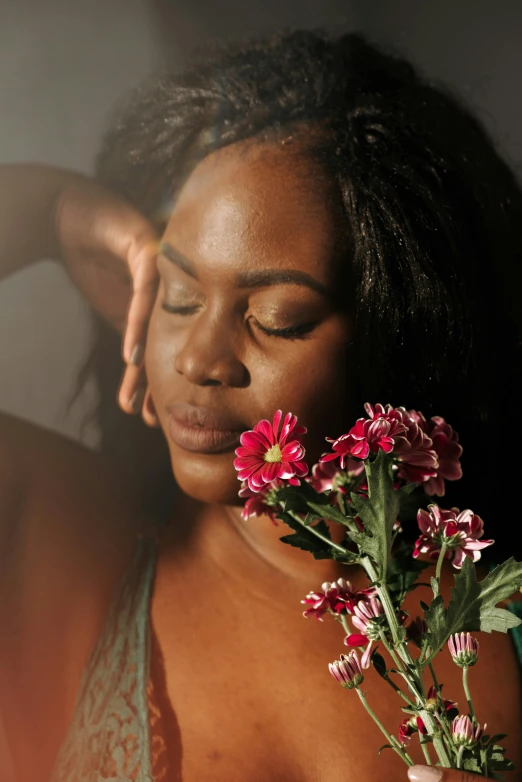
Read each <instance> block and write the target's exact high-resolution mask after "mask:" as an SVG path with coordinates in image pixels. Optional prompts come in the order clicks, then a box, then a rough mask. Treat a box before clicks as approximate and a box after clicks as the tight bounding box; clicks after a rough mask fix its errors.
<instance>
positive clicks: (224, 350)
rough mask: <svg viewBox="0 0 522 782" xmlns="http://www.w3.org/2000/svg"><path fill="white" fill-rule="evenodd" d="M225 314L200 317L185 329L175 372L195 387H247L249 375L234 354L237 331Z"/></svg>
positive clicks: (175, 362)
mask: <svg viewBox="0 0 522 782" xmlns="http://www.w3.org/2000/svg"><path fill="white" fill-rule="evenodd" d="M231 320H232V319H231V318H229V317H227V315H226V314H224V313H215V314H214V315H212V313H210V312H208V311H207V312H206V313H203V314H202V315H200V316H199V318H198V319H197V320H196V322H195V323H193V324H192V326H191V327H190V328H189V329H187V332H186V339H185V342H184V344H183V346H182V347H181V349H180V350H179V351H178V353H177V354H176V357H175V359H174V368H175V370H176V372H178V374H180V375H183V376H184V377H185V378H186V379H187V380H188V381H189V382H190V383H194V384H195V385H198V386H233V387H236V388H242V387H244V386H246V385H248V382H249V374H248V370H247V368H246V366H245V365H244V364H243V362H242V361H241V359H240V357H239V355H238V352H237V341H238V334H237V328H235V327H234V324H233V323H232V322H231Z"/></svg>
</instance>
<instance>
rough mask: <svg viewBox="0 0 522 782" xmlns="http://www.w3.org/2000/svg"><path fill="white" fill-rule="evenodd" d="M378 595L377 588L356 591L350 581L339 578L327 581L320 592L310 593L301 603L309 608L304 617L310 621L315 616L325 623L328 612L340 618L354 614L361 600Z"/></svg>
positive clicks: (304, 612)
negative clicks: (340, 616) (324, 617)
mask: <svg viewBox="0 0 522 782" xmlns="http://www.w3.org/2000/svg"><path fill="white" fill-rule="evenodd" d="M376 594H377V590H376V589H375V587H370V588H369V589H361V590H360V591H358V592H357V591H355V590H354V589H353V588H352V585H351V584H350V582H349V581H345V579H344V578H338V579H337V581H332V582H330V581H325V582H324V584H322V585H321V589H320V591H317V592H309V593H308V595H307V596H306V597H305V599H304V600H301V603H304V605H306V606H309V607H308V608H307V609H306V611H303V616H304V617H306V618H307V619H308V617H309V616H315V618H316V619H319V621H320V622H322V621H323V618H322V617H323V615H324V614H326V613H327V611H331V612H332V613H333V614H336V615H337V616H339V615H340V614H353V613H354V610H355V606H356V605H357V604H358V603H359V602H360V601H361V600H368V599H369V598H370V597H374V596H375V595H376Z"/></svg>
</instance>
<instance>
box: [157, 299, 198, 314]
mask: <svg viewBox="0 0 522 782" xmlns="http://www.w3.org/2000/svg"><path fill="white" fill-rule="evenodd" d="M161 309H162V310H165V312H170V313H173V314H174V315H194V314H195V313H196V312H197V311H198V309H199V304H190V305H188V306H186V307H175V306H173V305H172V304H168V303H167V302H166V301H164V302H162V304H161Z"/></svg>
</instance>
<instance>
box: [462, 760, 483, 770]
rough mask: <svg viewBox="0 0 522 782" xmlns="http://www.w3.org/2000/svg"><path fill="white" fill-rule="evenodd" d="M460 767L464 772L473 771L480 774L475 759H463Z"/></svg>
mask: <svg viewBox="0 0 522 782" xmlns="http://www.w3.org/2000/svg"><path fill="white" fill-rule="evenodd" d="M462 765H463V766H464V768H465V769H466V771H474V772H475V773H478V774H481V773H482V768H481V766H480V764H479V762H478V760H477V759H476V758H464V761H463V763H462Z"/></svg>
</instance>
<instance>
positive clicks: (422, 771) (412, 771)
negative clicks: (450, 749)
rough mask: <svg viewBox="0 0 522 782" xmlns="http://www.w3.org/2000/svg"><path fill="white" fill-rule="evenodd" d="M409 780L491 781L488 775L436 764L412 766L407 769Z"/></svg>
mask: <svg viewBox="0 0 522 782" xmlns="http://www.w3.org/2000/svg"><path fill="white" fill-rule="evenodd" d="M408 779H409V780H410V782H479V781H481V782H488V780H489V782H493V780H491V779H490V778H489V777H481V776H479V775H478V774H471V773H470V772H469V771H457V770H456V769H453V768H439V767H438V766H412V767H411V768H409V769H408Z"/></svg>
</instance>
